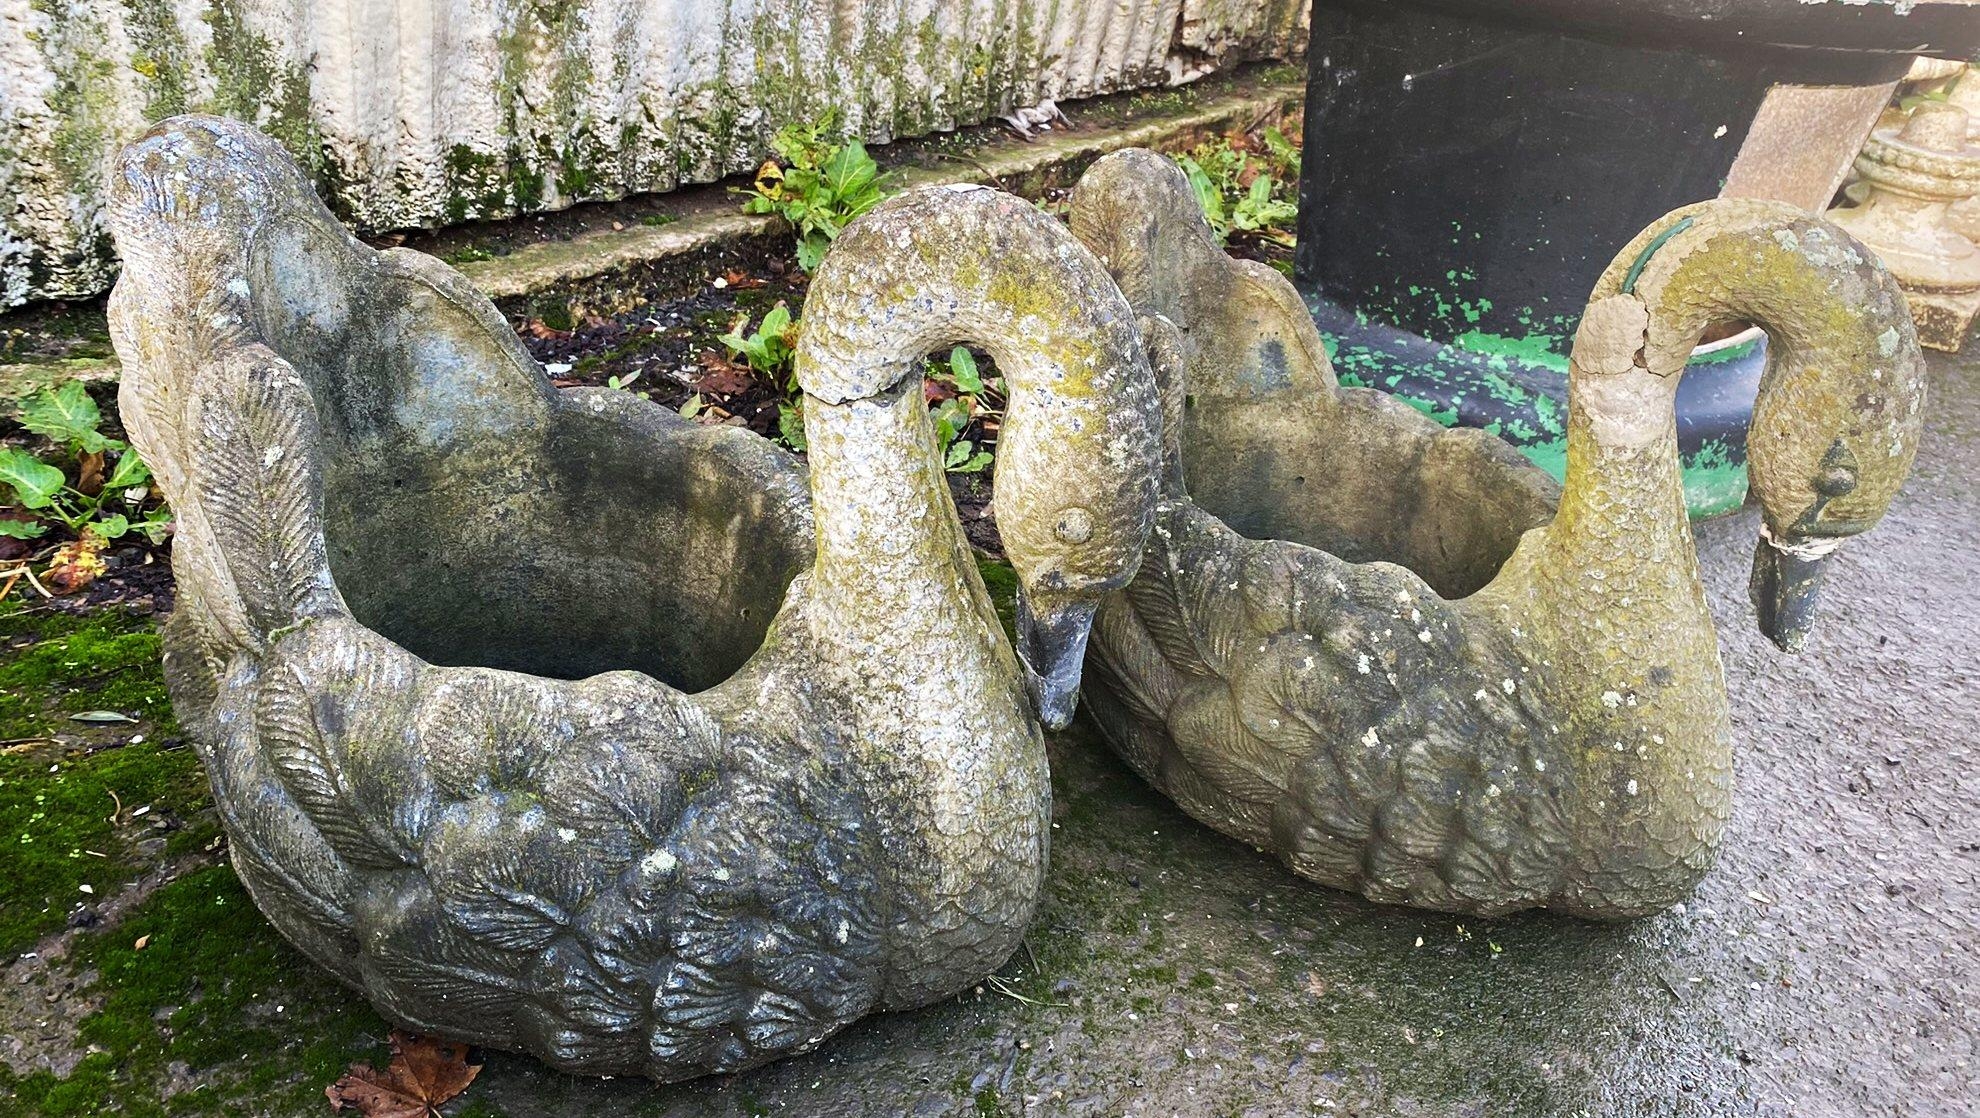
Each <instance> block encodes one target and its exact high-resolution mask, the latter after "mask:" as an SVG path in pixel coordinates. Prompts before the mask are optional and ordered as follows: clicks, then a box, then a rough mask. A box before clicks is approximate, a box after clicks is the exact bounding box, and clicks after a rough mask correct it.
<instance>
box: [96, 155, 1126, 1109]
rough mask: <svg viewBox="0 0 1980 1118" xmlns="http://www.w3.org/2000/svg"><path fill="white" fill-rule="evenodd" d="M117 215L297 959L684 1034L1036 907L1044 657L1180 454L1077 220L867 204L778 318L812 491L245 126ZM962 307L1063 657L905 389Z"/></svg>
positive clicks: (151, 434)
mask: <svg viewBox="0 0 1980 1118" xmlns="http://www.w3.org/2000/svg"><path fill="white" fill-rule="evenodd" d="M111 217H112V223H113V228H114V230H115V232H116V235H117V238H118V242H119V248H120V250H121V252H122V255H123V257H124V259H125V270H124V274H123V276H122V278H121V279H120V280H119V283H118V287H117V289H116V292H115V293H114V294H113V296H112V306H111V327H112V334H113V337H114V339H115V341H116V344H117V347H118V350H119V353H120V354H121V356H122V358H123V360H124V363H125V369H126V373H125V377H124V380H123V383H122V387H121V395H120V403H121V407H122V411H123V418H124V423H125V426H126V428H127V429H128V431H129V432H130V434H131V437H132V441H133V443H134V444H135V445H136V446H138V447H139V448H140V449H141V450H142V452H143V453H144V455H145V457H146V460H147V461H148V462H150V463H151V464H152V466H153V469H154V471H155V473H156V475H157V478H158V481H159V484H160V485H161V486H163V487H164V489H165V491H166V493H167V495H168V496H169V497H170V499H171V501H172V506H173V509H174V511H175V513H176V514H177V517H178V535H177V538H176V541H175V545H174V554H173V567H174V572H175V574H176V576H177V578H178V590H179V597H178V603H179V605H178V609H177V610H176V611H175V613H174V614H173V616H172V619H171V621H170V622H169V623H168V625H167V627H166V630H165V645H166V670H167V678H168V681H169V683H170V685H171V686H172V690H173V699H174V705H175V708H176V709H177V711H178V713H179V715H180V718H181V721H182V722H183V723H184V725H185V726H186V728H187V729H188V730H189V731H190V732H191V733H192V734H193V736H194V737H195V738H196V739H197V741H198V743H199V747H200V750H201V757H202V760H203V761H204V762H205V764H206V766H207V768H208V771H209V774H210V775H211V777H212V781H213V787H214V794H215V799H216V801H217V803H218V805H219V808H220V814H221V817H222V820H223V821H224V823H225V824H226V827H227V832H228V835H229V837H230V840H231V842H230V850H231V854H232V858H233V862H234V866H235V868H236V870H237V871H238V872H239V873H240V876H241V878H242V879H243V881H244V882H245V883H246V884H247V886H248V888H249V890H250V891H251V892H252V893H253V895H254V897H255V900H256V902H257V903H258V904H259V905H260V907H261V908H262V910H263V911H264V912H265V913H267V915H268V916H269V918H270V920H271V921H272V922H273V923H274V924H275V925H276V927H278V928H279V929H280V930H281V931H282V932H283V934H284V935H285V936H287V937H288V938H289V939H290V940H291V941H292V942H294V943H295V944H296V945H297V946H298V947H299V948H300V949H301V950H302V951H303V952H304V953H305V954H307V955H308V956H309V957H310V958H311V959H313V960H314V961H315V962H317V963H318V964H320V965H322V966H323V967H325V968H327V969H328V970H330V971H331V972H332V973H334V974H336V975H337V976H338V977H339V978H341V979H342V980H343V981H344V982H346V983H348V984H350V985H352V986H353V987H355V988H357V989H358V990H360V991H362V992H363V994H364V995H365V996H366V997H367V998H368V999H369V1000H370V1001H371V1002H372V1003H373V1004H374V1006H376V1007H377V1008H378V1010H379V1011H380V1012H381V1013H382V1014H383V1015H385V1016H386V1017H387V1018H389V1019H391V1020H393V1021H395V1022H398V1023H402V1024H405V1025H407V1026H410V1027H413V1028H415V1029H418V1030H422V1031H429V1032H437V1033H442V1034H445V1035H448V1036H452V1037H456V1038H460V1039H466V1040H470V1041H474V1042H477V1043H480V1044H485V1045H488V1046H490V1047H494V1048H501V1049H510V1050H521V1051H527V1052H529V1053H531V1054H533V1055H535V1056H537V1057H539V1058H541V1059H543V1060H545V1061H547V1062H549V1063H551V1064H553V1065H555V1066H557V1067H559V1068H563V1069H567V1070H573V1071H583V1072H589V1073H595V1074H644V1075H649V1076H653V1077H655V1078H663V1079H678V1078H683V1077H688V1076H693V1075H697V1074H701V1073H704V1072H710V1071H733V1070H737V1069H740V1068H744V1067H748V1066H751V1065H754V1064H759V1063H762V1062H765V1061H767V1060H771V1059H774V1058H777V1057H779V1056H783V1055H787V1054H790V1053H794V1052H801V1051H805V1050H808V1049H810V1048H813V1047H815V1046H817V1045H818V1044H819V1043H821V1042H822V1041H823V1040H824V1039H825V1038H826V1037H828V1036H830V1035H831V1034H832V1033H834V1032H836V1031H837V1030H838V1029H840V1028H842V1027H844V1026H845V1025H846V1024H847V1023H848V1022H850V1021H852V1020H853V1019H855V1018H857V1017H859V1016H861V1015H863V1014H865V1013H867V1012H870V1011H874V1010H879V1009H905V1008H911V1007H914V1006H919V1005H923V1004H926V1003H929V1002H932V1001H936V1000H939V999H941V998H945V997H948V996H950V995H952V994H953V993H955V992H956V991H957V990H958V989H961V988H964V987H966V986H968V985H969V984H970V983H972V982H975V981H978V980H979V979H981V978H982V976H983V975H985V974H986V973H988V972H989V971H990V970H991V969H992V968H994V967H995V966H997V965H998V964H1000V963H1001V962H1003V960H1004V959H1005V958H1006V957H1007V956H1008V955H1009V954H1010V952H1011V951H1012V950H1013V949H1014V948H1015V947H1016V945H1017V943H1018V940H1019V937H1020V936H1021V935H1022V934H1023V931H1024V929H1025V927H1026V924H1027V922H1028V921H1029V919H1030V917H1031V914H1032V911H1033V908H1034V906H1035V903H1036V900H1037V897H1038V892H1039V888H1040V881H1041V878H1042V874H1043V871H1044V861H1045V851H1046V845H1047V843H1046V825H1047V821H1048V812H1049V804H1050V796H1049V790H1048V787H1047V784H1046V773H1045V758H1044V751H1043V744H1042V741H1041V736H1040V732H1039V728H1038V724H1037V721H1036V719H1035V718H1034V716H1033V709H1032V703H1031V702H1030V701H1028V700H1027V697H1026V695H1025V685H1026V683H1027V681H1028V682H1030V683H1031V685H1032V687H1033V689H1034V691H1035V692H1037V694H1038V706H1039V707H1041V708H1043V709H1045V710H1047V711H1048V712H1050V711H1054V710H1057V709H1060V708H1064V713H1066V714H1068V715H1069V713H1070V702H1071V698H1072V695H1073V694H1074V693H1075V692H1076V688H1077V684H1078V680H1077V668H1078V665H1079V658H1080V651H1081V649H1082V648H1083V644H1084V636H1085V623H1086V621H1087V620H1088V619H1090V617H1091V611H1092V608H1093V605H1094V603H1095V602H1097V600H1098V598H1099V597H1100V596H1101V595H1102V594H1104V593H1106V592H1108V591H1110V590H1112V589H1116V588H1118V587H1120V586H1121V585H1124V584H1125V582H1126V581H1127V579H1128V577H1129V575H1130V574H1131V573H1132V570H1133V566H1134V562H1135V560H1136V559H1137V558H1138V556H1139V553H1140V550H1141V546H1142V543H1143V541H1144V540H1145V538H1146V536H1147V532H1148V528H1149V523H1150V520H1151V517H1152V508H1153V502H1154V496H1155V482H1154V464H1155V456H1156V434H1155V432H1156V430H1157V415H1156V411H1155V408H1156V402H1155V399H1154V392H1153V387H1152V378H1151V375H1150V373H1149V371H1148V368H1147V365H1146V362H1145V359H1144V357H1143V355H1142V350H1141V347H1140V343H1139V340H1138V336H1137V334H1136V331H1135V325H1134V322H1133V319H1132V314H1131V311H1130V310H1129V308H1128V306H1127V304H1126V302H1125V301H1124V300H1123V299H1122V298H1121V297H1120V294H1119V292H1118V290H1117V289H1116V288H1115V287H1114V285H1113V283H1112V281H1111V279H1109V278H1108V276H1107V274H1106V272H1105V270H1104V269H1103V268H1102V267H1101V266H1100V265H1099V263H1098V262H1097V261H1096V260H1094V258H1093V257H1092V255H1091V254H1090V253H1089V252H1088V251H1087V250H1086V249H1085V248H1084V247H1082V246H1081V245H1080V244H1079V243H1078V242H1077V241H1076V240H1074V239H1073V238H1072V237H1071V235H1070V234H1068V233H1067V232H1065V230H1064V229H1063V228H1062V227H1061V226H1060V225H1059V224H1058V223H1057V222H1055V221H1053V220H1052V219H1051V218H1049V217H1047V216H1045V215H1044V214H1043V213H1041V212H1040V211H1038V210H1037V209H1036V208H1035V207H1033V206H1032V205H1030V204H1029V203H1027V202H1024V201H1022V200H1020V199H1016V198H1013V197H1010V196H1008V195H1002V194H999V193H997V192H994V191H990V190H988V189H985V188H979V187H968V188H960V189H957V188H945V189H937V190H922V191H911V192H908V193H905V194H902V195H900V196H898V197H896V198H894V199H891V200H889V201H888V202H886V203H884V204H883V205H881V206H880V207H878V208H876V209H875V210H874V211H873V212H872V213H871V214H869V215H868V216H867V217H866V218H864V219H862V220H861V221H860V222H858V223H856V224H855V225H854V226H852V227H850V228H848V229H847V230H846V231H845V233H844V234H842V236H841V238H840V240H839V243H838V247H837V248H836V249H835V250H834V251H833V253H832V254H831V255H830V256H829V257H828V259H827V261H826V262H825V264H824V265H822V266H821V267H820V269H819V272H818V274H817V276H816V277H815V279H814V282H813V285H812V290H811V294H810V297H809V305H808V309H807V312H806V315H805V330H804V335H803V340H802V343H801V344H800V347H799V352H798V378H799V381H800V382H801V383H802V384H803V385H804V387H805V390H806V402H807V406H806V418H807V433H808V437H809V442H810V447H811V452H810V453H811V457H810V467H811V470H810V478H809V480H810V491H811V492H810V500H809V502H807V501H806V499H805V494H804V483H805V480H806V479H805V475H804V472H803V471H801V470H800V469H799V467H798V466H797V465H796V464H795V463H794V462H792V461H791V460H790V459H789V458H788V457H787V456H785V455H784V454H783V453H782V452H780V451H778V450H776V449H775V448H773V447H772V446H771V444H769V443H768V442H767V441H765V440H763V439H761V438H758V437H757V436H755V435H752V434H749V433H747V432H744V431H740V430H736V429H732V428H720V427H702V426H698V425H696V424H693V423H691V422H689V421H687V420H684V419H682V418H680V417H679V416H677V415H675V414H673V413H671V412H669V411H667V410H665V409H662V408H660V407H658V406H657V405H654V404H651V403H649V402H647V401H645V400H643V399H639V398H636V397H633V396H631V395H630V394H626V393H614V392H610V391H601V390H585V391H577V390H573V391H570V392H563V393H559V392H557V391H554V390H553V389H552V388H551V387H550V386H549V384H548V382H547V381H546V380H545V379H544V377H543V375H542V373H541V371H540V370H539V369H538V368H537V367H536V366H535V365H534V363H533V362H532V361H530V359H529V358H528V356H527V355H526V354H525V353H524V351H523V350H522V348H521V346H520V344H519V343H518V342H517V341H516V339H515V336H514V334H513V333H512V332H511V331H510V330H509V329H508V328H507V326H506V324H505V323H503V322H502V320H501V319H500V318H499V316H497V315H496V314H495V313H494V311H493V309H492V308H491V307H490V306H489V304H488V303H487V301H486V300H485V299H484V298H482V297H481V296H479V295H478V294H477V293H476V292H475V291H474V290H473V289H472V288H471V287H469V286H468V284H467V283H466V282H465V281H464V280H462V279H461V278H460V277H459V276H458V275H457V274H456V273H454V272H453V271H451V270H450V269H448V268H446V267H444V266H443V265H440V264H439V263H437V262H436V261H433V260H431V259H430V258H427V257H423V256H420V255H418V254H416V253H410V252H405V251H402V250H393V251H388V252H382V253H381V252H374V251H372V250H371V249H368V248H366V247H365V246H363V245H361V244H359V243H358V242H357V241H355V240H353V239H352V238H351V236H350V235H349V234H348V233H347V232H345V231H344V229H343V228H342V227H341V226H339V225H338V224H337V223H336V221H335V220H334V219H333V218H331V216H330V215H329V213H328V212H327V211H325V210H324V209H323V207H322V205H321V204H320V203H319V202H317V200H316V199H315V197H314V195H313V194H312V193H311V191H310V188H309V185H308V183H307V181H306V179H305V178H304V176H303V174H302V173H301V171H300V170H299V169H298V168H297V167H296V166H295V165H294V163H293V162H291V161H290V160H289V159H288V157H287V156H286V155H285V154H283V152H282V150H281V149H280V148H279V147H278V146H277V145H276V144H275V143H274V142H273V141H272V140H270V139H268V138H267V137H265V136H261V135H259V134H257V133H255V132H253V131H251V130H249V129H247V128H245V127H243V126H241V125H238V124H235V123H233V122H230V121H226V120H222V119H219V118H215V117H179V118H174V119H172V120H169V121H167V122H165V123H163V124H161V125H159V126H158V127H156V128H154V129H153V130H152V131H151V132H150V133H148V134H147V135H146V136H145V137H144V138H142V139H141V140H139V141H138V142H137V143H135V144H133V145H132V146H131V147H130V148H129V149H127V150H126V151H125V152H124V154H123V155H122V156H121V158H120V159H119V161H118V164H117V170H116V179H115V190H114V194H113V201H112V207H111ZM959 341H970V342H976V343H979V344H982V345H984V346H985V347H986V348H988V349H989V350H990V351H991V353H992V354H994V355H995V356H996V357H997V359H998V364H999V367H1000V368H1001V369H1003V371H1004V374H1005V376H1006V378H1007V380H1008V383H1009V384H1010V407H1009V411H1008V414H1007V421H1006V426H1005V428H1004V431H1003V435H1002V441H1003V461H1004V464H1005V465H1004V470H1003V478H1005V479H1009V480H1004V481H1003V482H1002V484H1000V485H999V487H998V495H997V504H998V511H999V513H1000V515H1001V517H1002V518H1003V520H1004V523H1005V531H1006V539H1007V541H1008V548H1009V552H1010V555H1011V557H1012V560H1013V562H1014V564H1015V565H1016V567H1017V569H1018V571H1019V572H1020V578H1021V586H1022V587H1023V593H1024V598H1025V600H1026V601H1027V602H1028V603H1029V604H1030V607H1031V609H1030V616H1029V617H1028V618H1021V619H1020V631H1021V632H1023V633H1027V634H1028V635H1029V636H1030V637H1031V638H1032V639H1029V640H1027V642H1026V643H1027V654H1028V656H1027V659H1028V663H1029V664H1031V665H1037V666H1038V667H1039V671H1037V672H1035V673H1034V672H1032V671H1030V670H1029V668H1027V667H1021V665H1020V662H1019V660H1018V659H1017V657H1016V656H1014V655H1013V653H1012V650H1011V647H1010V644H1009V643H1008V641H1007V640H1006V639H1005V637H1004V635H1003V630H1002V628H1001V627H1000V626H999V624H998V623H997V620H996V616H995V614H994V612H993V611H992V607H991V604H990V602H989V599H988V598H987V596H986V593H985V590H984V587H983V583H982V581H981V578H980V577H979V575H978V573H977V569H976V567H975V565H974V563H973V562H972V560H971V558H970V554H969V550H968V546H967V543H966V541H965V539H964V537H963V534H962V531H961V526H960V525H959V523H958V522H957V519H956V515H955V510H954V506H953V504H952V503H951V499H950V497H949V491H948V488H947V485H946V483H945V481H944V475H943V472H942V466H941V463H940V462H939V461H938V458H937V454H936V451H935V446H934V441H933V435H932V431H931V429H930V425H929V420H928V418H927V412H926V408H925V405H924V402H923V399H922V393H921V373H920V370H921V361H922V359H923V357H924V356H925V355H926V353H927V352H929V351H930V350H931V349H933V348H936V347H938V346H946V345H948V344H950V343H954V342H959ZM1074 521H1077V522H1078V523H1079V524H1081V525H1082V526H1083V530H1082V531H1080V532H1077V533H1069V532H1067V531H1066V530H1065V525H1067V524H1068V523H1072V522H1074ZM1075 537H1076V538H1075ZM814 547H815V548H816V556H815V558H814V555H813V549H814ZM787 584H788V589H787ZM1041 634H1042V636H1041ZM1067 664H1070V665H1071V669H1070V670H1071V676H1070V678H1068V677H1067V676H1066V675H1065V673H1064V671H1063V670H1062V669H1063V668H1064V666H1065V665H1067ZM1054 720H1055V721H1062V719H1058V718H1055V719H1054Z"/></svg>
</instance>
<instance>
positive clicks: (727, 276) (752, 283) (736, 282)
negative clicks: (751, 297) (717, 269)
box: [722, 268, 770, 291]
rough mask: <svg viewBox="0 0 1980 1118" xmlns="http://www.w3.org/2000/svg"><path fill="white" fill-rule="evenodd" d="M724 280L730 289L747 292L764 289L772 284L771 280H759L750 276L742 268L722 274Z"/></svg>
mask: <svg viewBox="0 0 1980 1118" xmlns="http://www.w3.org/2000/svg"><path fill="white" fill-rule="evenodd" d="M722 279H723V280H724V281H726V282H727V283H728V285H729V286H730V287H734V288H739V289H742V290H745V291H746V290H748V289H750V288H752V287H764V286H766V285H768V284H769V282H770V281H769V280H764V279H757V278H756V277H755V276H752V275H750V274H749V273H748V272H745V271H743V270H742V269H740V268H737V269H734V270H731V271H727V272H724V273H722Z"/></svg>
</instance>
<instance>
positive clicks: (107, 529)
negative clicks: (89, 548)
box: [88, 512, 131, 540]
mask: <svg viewBox="0 0 1980 1118" xmlns="http://www.w3.org/2000/svg"><path fill="white" fill-rule="evenodd" d="M88 530H89V531H91V532H94V533H96V534H97V535H99V536H102V537H103V538H104V539H106V540H115V539H122V538H123V536H124V533H126V532H128V531H130V530H131V521H130V518H129V517H127V516H125V515H124V514H123V513H121V512H117V513H111V514H110V515H109V516H106V517H104V518H103V519H101V520H98V521H95V522H93V523H91V524H90V526H89V529H88Z"/></svg>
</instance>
